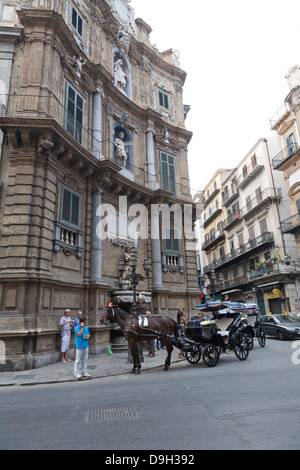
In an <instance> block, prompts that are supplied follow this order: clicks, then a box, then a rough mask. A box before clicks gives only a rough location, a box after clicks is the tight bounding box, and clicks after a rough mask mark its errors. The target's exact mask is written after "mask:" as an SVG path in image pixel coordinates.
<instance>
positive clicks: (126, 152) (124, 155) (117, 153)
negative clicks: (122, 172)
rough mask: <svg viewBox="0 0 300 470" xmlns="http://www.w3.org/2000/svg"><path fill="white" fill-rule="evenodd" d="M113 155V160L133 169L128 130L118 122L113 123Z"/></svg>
mask: <svg viewBox="0 0 300 470" xmlns="http://www.w3.org/2000/svg"><path fill="white" fill-rule="evenodd" d="M113 129H114V136H113V155H114V160H115V162H116V163H117V164H118V165H120V166H122V167H123V168H126V170H129V171H131V172H132V171H133V152H132V137H131V134H130V132H129V130H128V129H127V128H126V127H125V126H122V125H121V124H119V123H116V124H115V125H114V128H113Z"/></svg>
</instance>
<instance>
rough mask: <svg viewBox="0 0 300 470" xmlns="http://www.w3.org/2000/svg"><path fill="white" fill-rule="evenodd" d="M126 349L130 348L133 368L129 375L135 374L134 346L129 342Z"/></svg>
mask: <svg viewBox="0 0 300 470" xmlns="http://www.w3.org/2000/svg"><path fill="white" fill-rule="evenodd" d="M128 347H129V348H130V352H131V357H132V361H133V366H132V369H131V371H130V374H135V367H136V360H135V354H134V345H133V344H132V343H131V342H130V341H128Z"/></svg>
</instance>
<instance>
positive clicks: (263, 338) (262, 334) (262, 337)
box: [257, 328, 266, 348]
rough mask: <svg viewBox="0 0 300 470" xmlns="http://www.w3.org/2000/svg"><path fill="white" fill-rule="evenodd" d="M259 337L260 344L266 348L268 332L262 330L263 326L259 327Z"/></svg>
mask: <svg viewBox="0 0 300 470" xmlns="http://www.w3.org/2000/svg"><path fill="white" fill-rule="evenodd" d="M257 339H258V344H259V345H260V346H261V347H262V348H264V347H265V345H266V334H265V332H264V330H262V329H261V328H258V332H257Z"/></svg>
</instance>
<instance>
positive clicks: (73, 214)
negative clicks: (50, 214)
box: [60, 188, 80, 227]
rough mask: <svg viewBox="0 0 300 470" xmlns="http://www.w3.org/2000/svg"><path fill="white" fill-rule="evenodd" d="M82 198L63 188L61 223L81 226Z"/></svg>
mask: <svg viewBox="0 0 300 470" xmlns="http://www.w3.org/2000/svg"><path fill="white" fill-rule="evenodd" d="M79 213H80V197H79V195H78V194H75V193H73V192H72V191H70V190H69V189H66V188H62V195H61V207H60V220H61V222H64V223H67V224H70V225H72V226H73V227H78V226H79Z"/></svg>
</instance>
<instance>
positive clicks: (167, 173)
mask: <svg viewBox="0 0 300 470" xmlns="http://www.w3.org/2000/svg"><path fill="white" fill-rule="evenodd" d="M160 170H161V187H162V189H165V190H166V191H170V193H172V194H173V195H175V194H176V182H175V181H176V180H175V160H174V157H172V156H171V155H168V154H166V153H163V152H161V154H160Z"/></svg>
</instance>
